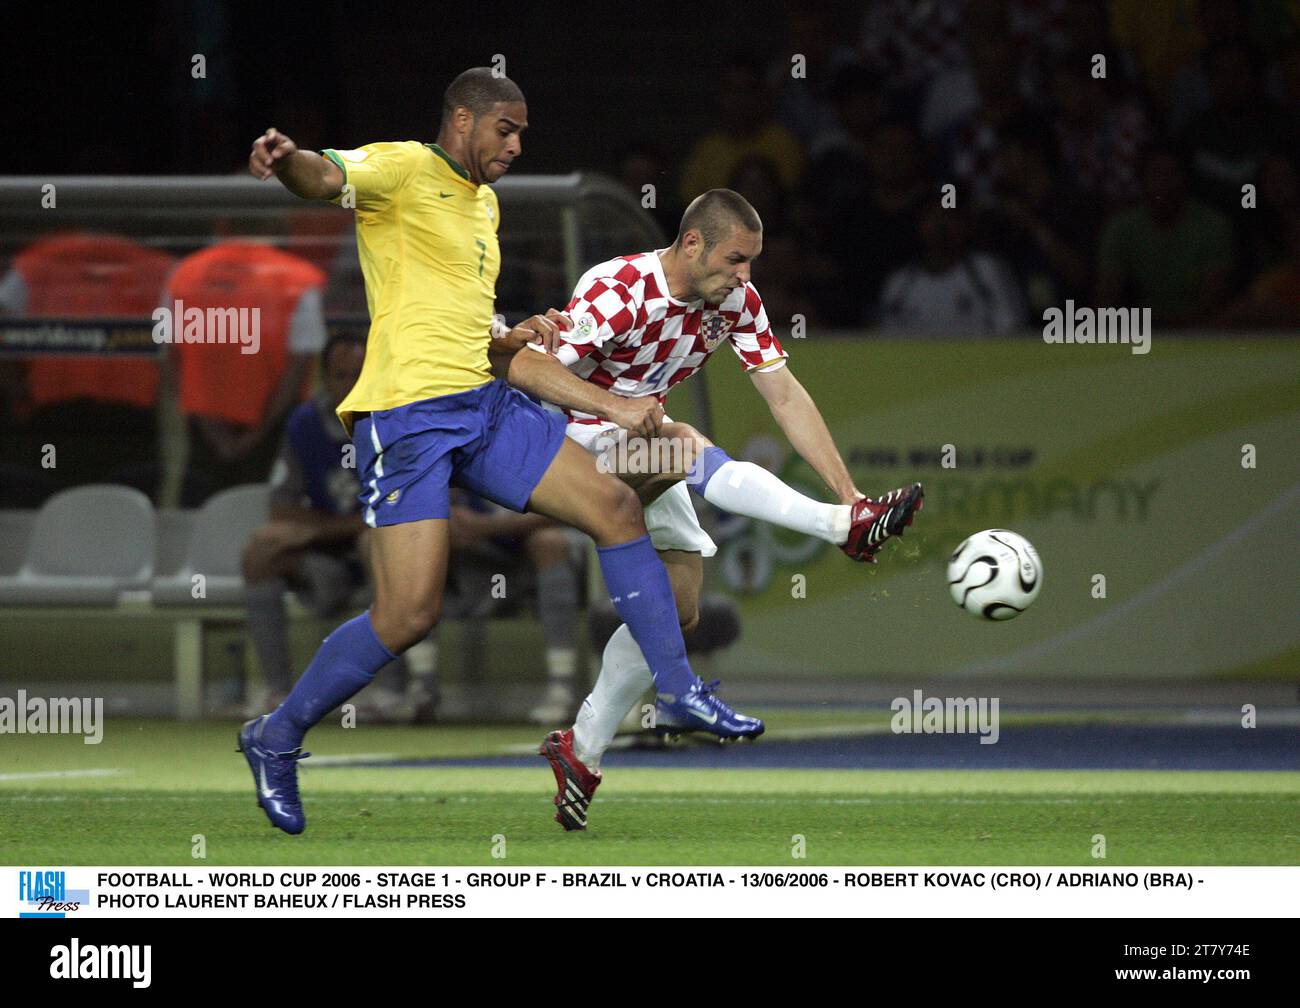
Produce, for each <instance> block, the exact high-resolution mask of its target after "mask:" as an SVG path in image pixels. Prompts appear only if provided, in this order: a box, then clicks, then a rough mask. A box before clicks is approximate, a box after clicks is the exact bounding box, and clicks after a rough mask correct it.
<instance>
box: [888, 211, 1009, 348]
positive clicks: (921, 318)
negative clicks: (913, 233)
mask: <svg viewBox="0 0 1300 1008" xmlns="http://www.w3.org/2000/svg"><path fill="white" fill-rule="evenodd" d="M920 238H921V258H920V260H919V261H916V262H912V263H909V264H908V265H906V266H904V267H902V268H901V269H899V270H896V271H895V272H894V273H892V274H890V276H889V277H888V278H887V279H886V280H885V286H884V290H883V292H882V293H881V298H880V326H881V328H882V329H884V330H885V331H887V332H917V333H936V334H938V333H942V334H959V333H966V334H972V335H974V334H991V333H1006V332H1010V331H1011V330H1013V329H1015V328H1017V327H1019V326H1022V325H1024V324H1025V321H1026V320H1025V307H1024V299H1023V297H1022V296H1021V293H1020V291H1019V290H1017V288H1016V285H1015V279H1014V277H1013V275H1012V271H1011V268H1010V267H1009V266H1008V265H1007V264H1006V263H1005V262H1003V261H1002V260H1001V259H999V258H997V257H996V256H994V255H990V254H989V253H987V252H974V251H972V249H971V238H972V227H971V220H970V215H969V213H968V212H967V211H965V210H962V209H958V208H955V207H954V208H951V209H944V208H943V207H942V206H941V205H940V204H939V202H938V200H933V201H931V202H930V203H928V204H927V205H926V206H925V208H924V210H923V211H922V213H921V221H920Z"/></svg>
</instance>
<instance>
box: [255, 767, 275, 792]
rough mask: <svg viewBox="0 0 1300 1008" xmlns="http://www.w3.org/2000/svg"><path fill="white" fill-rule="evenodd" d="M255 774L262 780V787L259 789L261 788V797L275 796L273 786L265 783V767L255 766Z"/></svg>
mask: <svg viewBox="0 0 1300 1008" xmlns="http://www.w3.org/2000/svg"><path fill="white" fill-rule="evenodd" d="M257 775H258V777H259V778H260V779H261V782H262V788H261V790H262V797H263V798H274V797H275V788H273V787H270V786H269V785H268V784H267V782H266V767H264V766H259V767H258V768H257Z"/></svg>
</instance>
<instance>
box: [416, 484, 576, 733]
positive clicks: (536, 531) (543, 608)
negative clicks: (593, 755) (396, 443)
mask: <svg viewBox="0 0 1300 1008" xmlns="http://www.w3.org/2000/svg"><path fill="white" fill-rule="evenodd" d="M451 552H452V570H453V576H454V577H456V579H457V583H458V585H459V587H460V589H461V591H465V590H466V589H467V588H468V587H469V586H468V585H467V583H466V578H467V574H466V572H465V560H466V559H468V558H469V557H471V556H472V557H473V558H474V559H475V560H476V561H477V566H478V568H479V570H480V572H481V571H482V568H483V565H484V562H486V563H487V564H488V565H489V566H490V565H491V564H493V563H494V562H495V563H498V564H499V570H501V571H502V572H508V571H509V570H510V569H511V568H513V567H515V566H516V565H518V564H520V563H521V562H527V563H529V564H531V565H532V566H533V567H534V568H535V569H536V571H537V616H538V619H539V620H540V622H541V624H542V637H543V639H544V640H545V642H546V675H547V688H546V694H545V696H544V697H543V698H542V699H541V701H540V702H539V703H538V704H537V705H536V706H534V707H533V708H532V710H531V711H530V712H529V717H530V718H531V719H532V720H533V721H535V722H537V723H539V724H550V723H551V722H553V721H560V720H563V719H564V718H567V717H570V716H571V715H572V714H573V712H574V710H576V709H577V706H578V696H577V693H576V691H575V684H574V675H575V672H576V671H577V650H576V648H575V634H576V627H575V621H576V618H577V613H578V567H577V564H575V562H574V557H573V551H572V547H571V544H570V541H569V535H568V533H567V532H566V531H565V529H564V526H563V525H561V524H560V523H559V522H556V521H553V520H552V519H550V518H546V517H545V516H543V515H539V514H516V513H515V512H513V511H508V510H506V509H505V508H502V507H499V506H497V505H496V504H493V503H492V502H491V501H487V500H484V499H483V498H481V497H477V496H475V495H473V494H470V493H468V492H466V491H463V490H453V491H452V503H451ZM507 584H508V581H507ZM507 590H508V589H507ZM485 594H486V592H485ZM437 637H438V629H437V627H435V628H434V630H433V633H432V634H430V635H429V639H428V640H427V641H424V642H422V643H421V644H420V645H417V647H418V648H419V649H420V650H418V651H415V652H411V651H408V652H407V657H408V658H409V670H410V675H411V681H410V686H409V688H408V699H409V700H410V701H411V702H412V704H413V706H414V708H415V710H416V712H417V717H418V716H419V713H420V712H423V711H425V710H427V709H428V708H429V707H430V706H432V705H433V704H435V703H436V701H437V697H438V689H437V685H436V681H435V678H434V676H435V672H436V669H435V660H436V656H437ZM419 719H420V720H424V718H422V717H421V718H419Z"/></svg>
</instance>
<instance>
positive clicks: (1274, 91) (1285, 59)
mask: <svg viewBox="0 0 1300 1008" xmlns="http://www.w3.org/2000/svg"><path fill="white" fill-rule="evenodd" d="M1271 77H1272V79H1271V81H1270V82H1269V84H1270V86H1269V91H1270V94H1271V96H1272V97H1273V100H1274V101H1276V102H1277V106H1278V110H1279V111H1281V112H1283V113H1284V114H1286V115H1287V116H1289V117H1290V118H1291V119H1293V120H1294V119H1296V118H1300V40H1296V41H1293V42H1292V43H1291V45H1290V46H1288V47H1287V49H1286V50H1285V51H1284V52H1283V53H1282V54H1281V55H1280V56H1279V57H1278V60H1277V63H1276V64H1274V66H1273V68H1272V74H1271Z"/></svg>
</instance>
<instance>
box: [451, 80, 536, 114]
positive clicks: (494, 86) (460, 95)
mask: <svg viewBox="0 0 1300 1008" xmlns="http://www.w3.org/2000/svg"><path fill="white" fill-rule="evenodd" d="M523 100H524V93H523V92H522V91H520V90H519V85H518V84H516V83H515V82H514V81H512V80H511V79H510V78H509V77H505V76H497V74H496V73H495V72H494V71H493V69H492V68H491V67H471V68H470V69H469V70H466V71H465V72H464V73H463V74H461V75H460V76H459V77H457V78H456V79H455V80H454V81H452V82H451V83H450V84H449V85H448V86H447V90H446V91H445V92H444V93H443V96H442V121H443V122H446V121H447V120H448V119H450V118H451V114H452V113H453V112H455V111H456V109H457V108H459V107H461V106H464V107H465V108H467V109H469V110H470V112H472V113H473V114H474V118H475V119H477V118H478V117H479V116H481V115H482V114H483V113H485V112H490V111H491V109H492V106H493V105H495V104H496V103H497V102H521V101H523Z"/></svg>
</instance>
